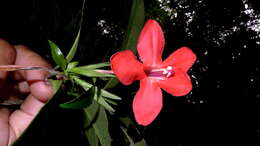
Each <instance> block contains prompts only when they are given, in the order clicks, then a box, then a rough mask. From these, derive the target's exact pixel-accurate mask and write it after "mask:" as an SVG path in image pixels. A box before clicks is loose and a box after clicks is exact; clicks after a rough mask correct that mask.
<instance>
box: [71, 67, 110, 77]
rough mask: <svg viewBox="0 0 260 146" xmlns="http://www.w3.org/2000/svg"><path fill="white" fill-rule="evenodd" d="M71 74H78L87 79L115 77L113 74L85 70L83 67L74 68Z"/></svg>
mask: <svg viewBox="0 0 260 146" xmlns="http://www.w3.org/2000/svg"><path fill="white" fill-rule="evenodd" d="M69 72H72V73H76V74H79V75H83V76H87V77H115V76H114V75H111V74H104V73H100V72H97V71H95V70H91V69H85V68H82V67H74V68H72V69H71V70H69Z"/></svg>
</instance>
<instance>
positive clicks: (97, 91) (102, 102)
mask: <svg viewBox="0 0 260 146" xmlns="http://www.w3.org/2000/svg"><path fill="white" fill-rule="evenodd" d="M72 78H73V80H74V81H75V82H76V83H77V84H79V85H80V86H81V87H82V88H83V89H84V90H85V91H88V90H89V89H90V88H92V87H94V86H93V85H92V84H90V83H88V82H86V81H84V80H81V79H79V78H78V77H75V76H72ZM103 92H104V91H102V89H101V90H100V89H98V88H97V87H95V96H94V100H95V101H97V102H98V103H99V104H100V105H102V106H103V107H104V108H106V109H107V110H108V111H110V112H115V110H114V109H113V108H112V107H111V106H110V105H109V104H108V103H107V102H106V100H105V99H104V97H103V96H102V94H101V93H103ZM103 94H104V93H103ZM106 96H108V95H107V93H106ZM109 96H111V95H109ZM113 98H117V97H113Z"/></svg>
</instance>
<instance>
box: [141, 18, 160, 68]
mask: <svg viewBox="0 0 260 146" xmlns="http://www.w3.org/2000/svg"><path fill="white" fill-rule="evenodd" d="M163 47H164V36H163V31H162V29H161V27H160V25H159V24H158V23H157V22H156V21H155V20H148V21H147V22H146V24H145V26H144V28H143V29H142V32H141V33H140V36H139V39H138V44H137V50H138V53H139V56H140V59H141V60H142V62H143V63H144V65H145V66H149V67H154V66H157V65H158V64H160V63H161V62H162V58H161V56H162V52H163Z"/></svg>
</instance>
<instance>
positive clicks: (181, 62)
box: [162, 47, 196, 72]
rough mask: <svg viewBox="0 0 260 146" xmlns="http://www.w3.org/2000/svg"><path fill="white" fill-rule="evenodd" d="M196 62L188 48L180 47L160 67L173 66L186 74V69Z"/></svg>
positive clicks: (194, 56)
mask: <svg viewBox="0 0 260 146" xmlns="http://www.w3.org/2000/svg"><path fill="white" fill-rule="evenodd" d="M195 61H196V55H195V54H194V53H193V52H192V50H191V49H189V48H188V47H182V48H180V49H178V50H176V51H174V52H173V53H172V54H171V55H170V56H169V57H168V58H167V59H166V60H165V61H163V63H162V66H173V67H174V68H179V69H181V70H182V71H183V72H187V71H188V69H189V68H190V67H191V66H192V65H193V64H194V62H195Z"/></svg>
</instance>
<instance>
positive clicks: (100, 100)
mask: <svg viewBox="0 0 260 146" xmlns="http://www.w3.org/2000/svg"><path fill="white" fill-rule="evenodd" d="M94 100H96V101H97V102H98V103H99V104H100V105H102V106H103V107H104V108H105V109H106V110H108V111H110V112H115V110H114V109H113V108H112V106H111V105H109V104H108V103H107V102H106V100H105V99H104V97H102V96H99V97H97V96H95V97H94Z"/></svg>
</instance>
